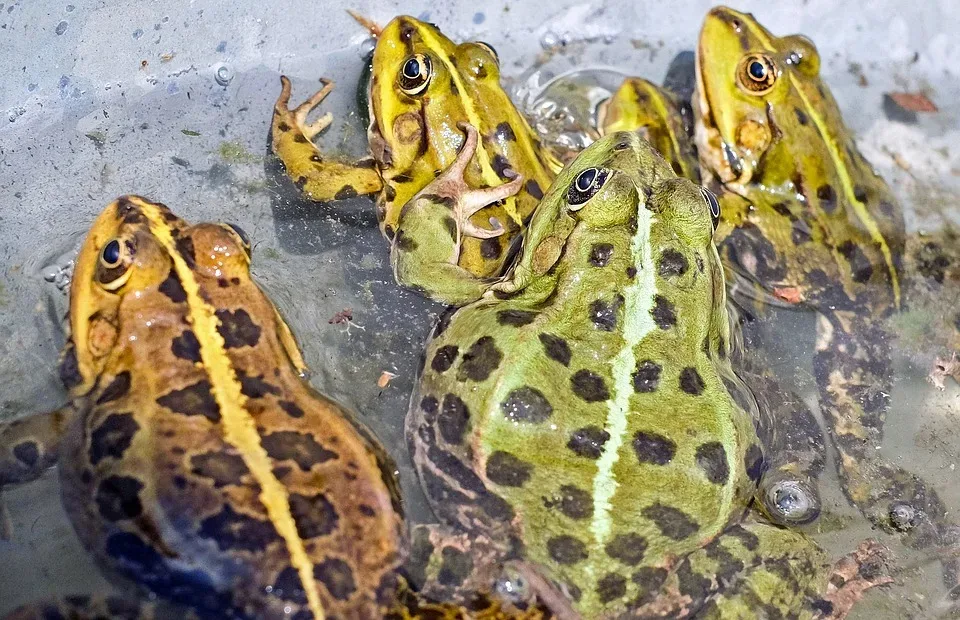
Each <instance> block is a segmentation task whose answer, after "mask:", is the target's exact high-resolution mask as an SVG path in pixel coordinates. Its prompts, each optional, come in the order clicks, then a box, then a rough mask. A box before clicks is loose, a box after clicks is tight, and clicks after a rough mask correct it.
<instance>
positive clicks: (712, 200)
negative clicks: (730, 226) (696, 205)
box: [700, 187, 720, 230]
mask: <svg viewBox="0 0 960 620" xmlns="http://www.w3.org/2000/svg"><path fill="white" fill-rule="evenodd" d="M700 194H701V195H702V196H703V201H704V202H706V203H707V208H709V209H710V219H711V221H712V222H713V229H714V230H716V229H717V225H718V224H720V203H719V202H718V201H717V197H716V196H714V195H713V192H711V191H710V190H708V189H706V188H704V187H701V188H700Z"/></svg>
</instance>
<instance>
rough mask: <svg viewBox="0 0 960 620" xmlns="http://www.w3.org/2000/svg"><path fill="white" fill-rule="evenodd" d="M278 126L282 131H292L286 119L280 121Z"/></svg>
mask: <svg viewBox="0 0 960 620" xmlns="http://www.w3.org/2000/svg"><path fill="white" fill-rule="evenodd" d="M276 127H277V129H279V130H280V131H282V132H287V131H290V125H288V124H287V123H285V122H284V121H280V122H279V123H277V125H276Z"/></svg>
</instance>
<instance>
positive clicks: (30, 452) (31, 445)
mask: <svg viewBox="0 0 960 620" xmlns="http://www.w3.org/2000/svg"><path fill="white" fill-rule="evenodd" d="M13 456H14V458H16V459H17V460H18V461H20V462H21V463H23V464H24V465H26V466H27V467H33V466H34V465H36V464H37V463H38V462H40V448H39V447H38V446H37V442H35V441H23V442H20V443H18V444H17V445H15V446H14V447H13Z"/></svg>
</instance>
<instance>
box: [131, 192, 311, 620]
mask: <svg viewBox="0 0 960 620" xmlns="http://www.w3.org/2000/svg"><path fill="white" fill-rule="evenodd" d="M137 202H138V203H139V204H138V206H139V207H140V209H141V212H142V213H143V214H144V215H145V216H146V218H147V221H148V222H149V225H150V232H151V233H152V234H153V236H154V237H155V238H156V239H157V240H158V241H159V242H160V243H161V244H163V246H164V248H165V249H166V250H167V253H168V254H169V255H170V259H171V260H172V261H173V265H174V269H176V271H177V276H178V277H179V278H180V284H181V285H182V286H183V290H184V291H185V292H186V294H187V306H188V307H189V314H188V320H189V321H190V323H191V325H193V331H194V333H195V334H196V336H197V340H198V341H199V342H200V359H201V360H202V362H203V366H204V368H206V370H207V373H208V374H209V377H210V384H211V388H212V391H213V397H214V399H215V400H216V401H217V406H218V407H219V408H220V419H221V424H222V428H223V434H224V439H225V440H226V441H227V443H229V444H230V445H231V446H233V447H235V448H236V449H237V450H238V451H239V452H240V455H241V456H242V457H243V461H244V463H245V464H246V465H247V467H248V468H249V469H250V471H251V473H252V474H253V477H254V478H255V479H256V481H257V483H258V484H259V485H260V488H261V492H260V501H261V503H263V506H264V508H266V510H267V516H268V517H269V518H270V522H271V523H273V526H274V527H275V528H277V532H278V533H279V534H280V536H281V537H282V538H283V540H284V542H285V543H286V546H287V552H288V553H289V554H290V563H291V564H292V565H293V566H294V568H296V569H297V573H298V574H299V575H300V581H301V583H302V584H303V590H304V592H305V593H306V595H307V604H308V605H309V607H310V611H311V612H313V617H314V618H315V620H323V619H324V617H325V615H324V611H323V604H322V603H321V601H320V592H319V591H318V589H317V583H316V581H315V580H314V578H313V563H312V562H311V561H310V557H309V556H308V555H307V551H306V548H305V547H304V544H303V539H301V538H300V535H299V534H298V533H297V526H296V523H295V522H294V520H293V515H292V514H291V512H290V498H289V495H288V494H287V489H286V488H285V487H284V486H283V485H282V484H281V483H280V481H279V480H278V479H277V477H276V476H275V475H274V474H273V470H272V466H271V463H270V457H269V456H267V451H266V450H265V449H264V448H263V446H262V445H261V444H260V435H259V433H257V429H256V424H255V422H254V420H253V417H252V416H251V415H250V414H249V412H247V410H246V409H245V408H244V406H243V405H244V403H246V400H247V399H246V397H245V396H244V395H243V394H242V393H241V391H240V383H239V382H238V381H237V375H236V372H235V371H234V369H233V364H232V363H231V362H230V358H229V357H228V356H227V354H226V351H225V350H224V342H223V337H222V336H221V335H220V332H219V331H217V325H218V322H219V321H218V319H217V317H216V315H215V314H214V309H213V307H212V306H211V305H210V304H208V303H207V302H206V301H204V300H203V298H202V297H201V296H200V286H199V284H198V283H197V280H196V278H195V277H194V274H193V272H192V271H191V269H190V267H189V266H188V265H187V263H186V261H184V259H183V257H182V256H181V255H180V252H178V251H177V248H176V244H175V242H174V240H173V236H172V235H171V234H170V229H169V227H168V226H167V224H166V223H165V221H164V219H163V216H162V214H161V213H160V210H159V209H158V208H157V207H156V206H154V205H152V204H150V203H147V202H140V201H137Z"/></svg>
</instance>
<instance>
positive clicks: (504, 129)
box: [494, 121, 517, 142]
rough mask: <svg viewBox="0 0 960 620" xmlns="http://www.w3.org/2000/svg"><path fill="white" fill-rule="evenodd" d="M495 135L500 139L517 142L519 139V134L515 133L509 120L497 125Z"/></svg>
mask: <svg viewBox="0 0 960 620" xmlns="http://www.w3.org/2000/svg"><path fill="white" fill-rule="evenodd" d="M494 136H495V137H496V138H497V139H498V140H505V141H507V142H516V140H517V134H515V133H513V127H511V126H510V123H508V122H507V121H503V122H502V123H500V124H499V125H497V128H496V130H494Z"/></svg>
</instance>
